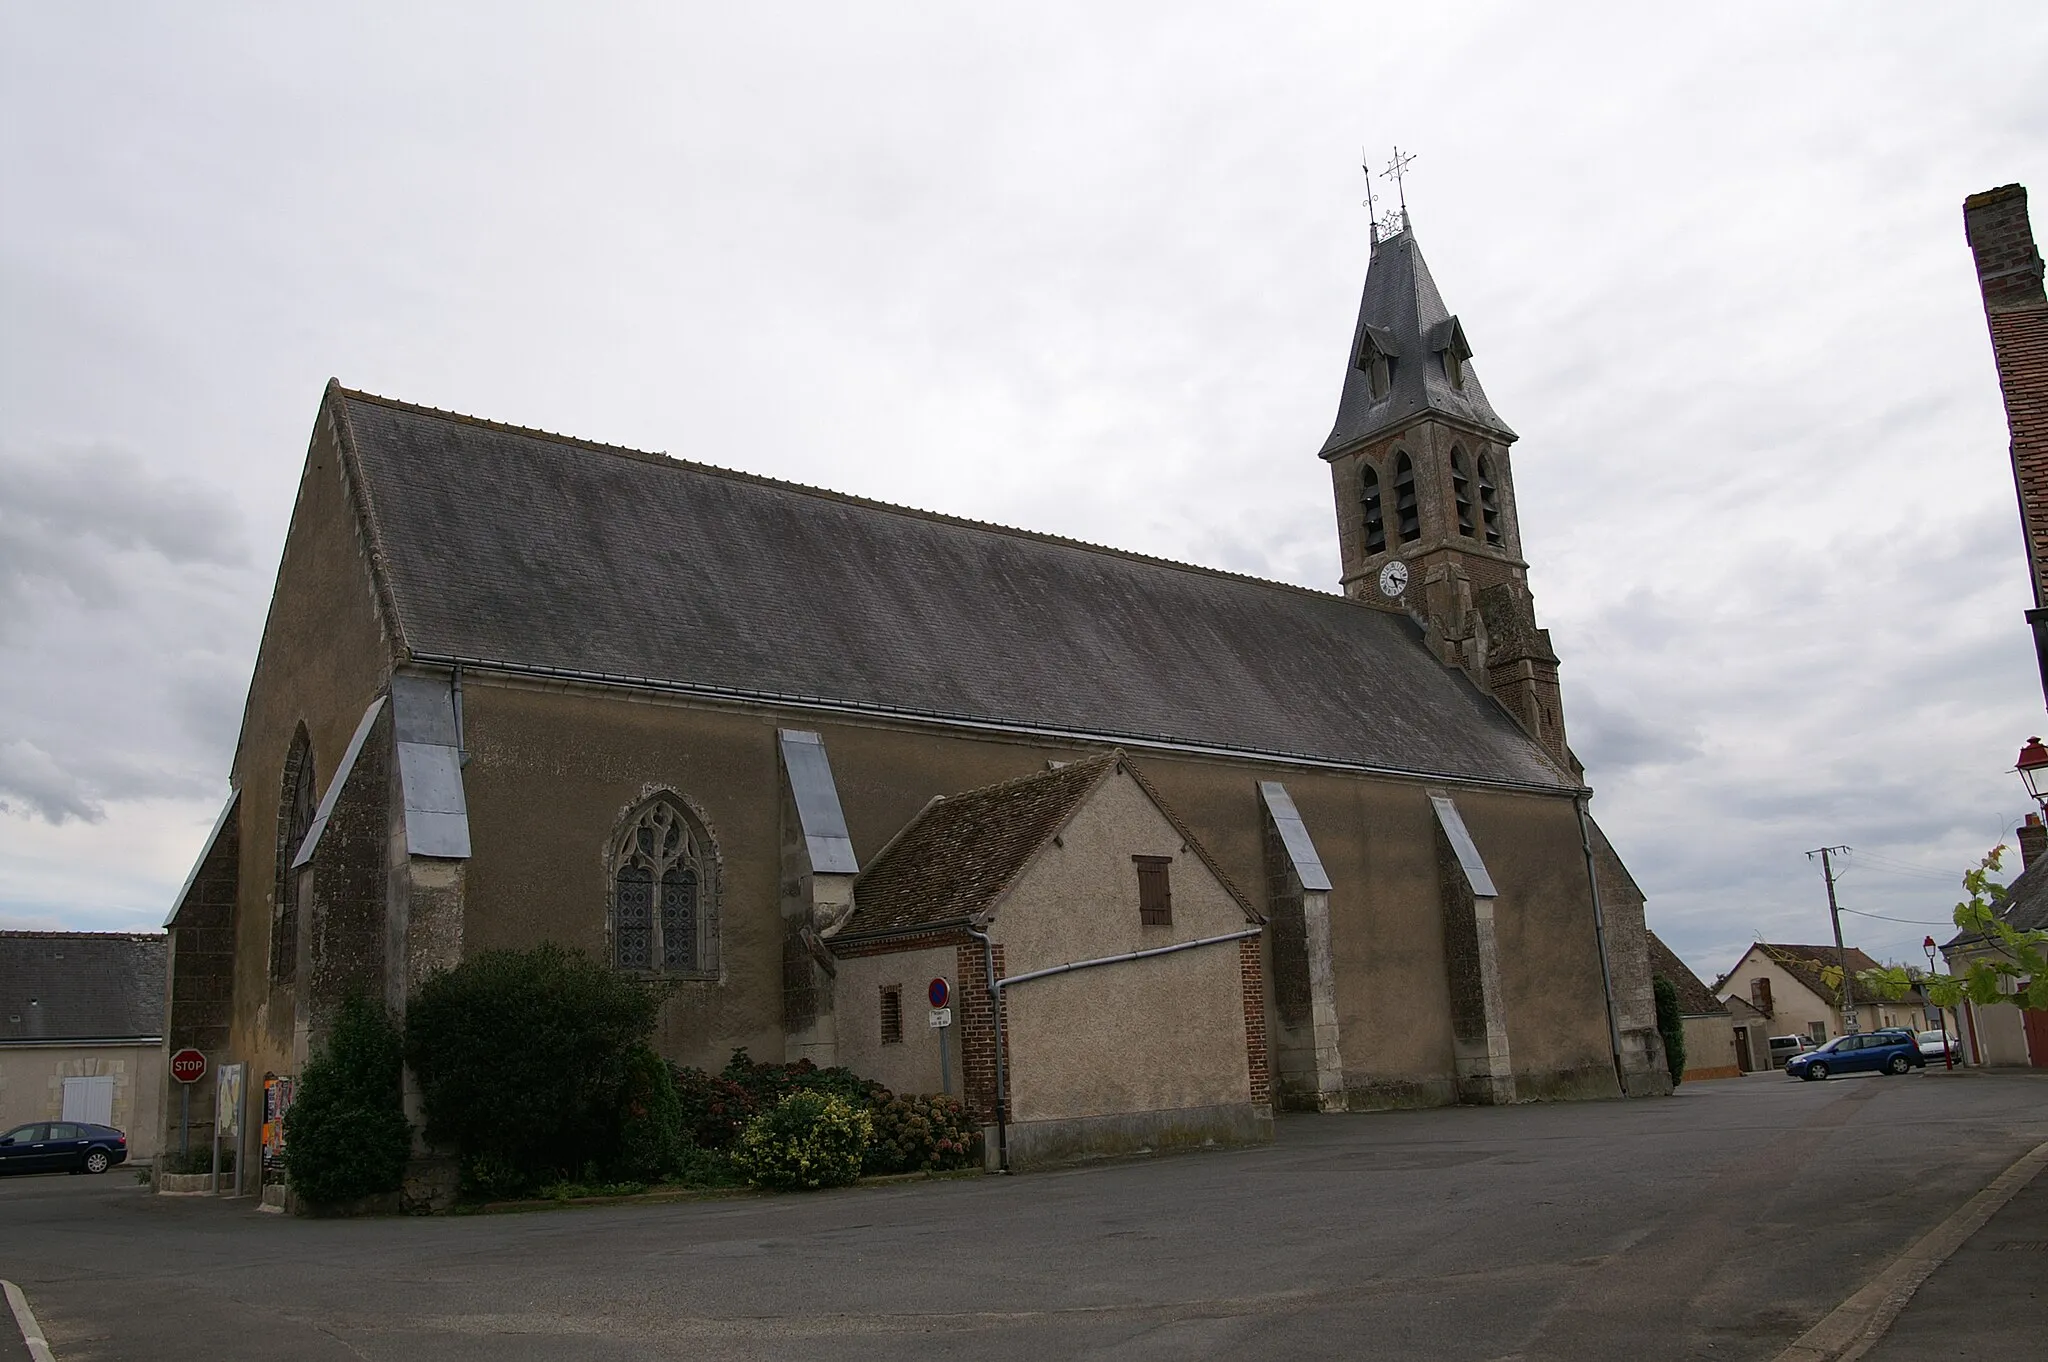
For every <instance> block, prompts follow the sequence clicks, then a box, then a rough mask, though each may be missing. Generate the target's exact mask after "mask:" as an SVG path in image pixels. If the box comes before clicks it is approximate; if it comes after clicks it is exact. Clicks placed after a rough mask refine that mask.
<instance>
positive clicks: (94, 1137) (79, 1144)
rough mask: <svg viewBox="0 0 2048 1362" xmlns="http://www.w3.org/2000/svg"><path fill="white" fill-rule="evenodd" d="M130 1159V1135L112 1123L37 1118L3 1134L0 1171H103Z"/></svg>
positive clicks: (1, 1137)
mask: <svg viewBox="0 0 2048 1362" xmlns="http://www.w3.org/2000/svg"><path fill="white" fill-rule="evenodd" d="M127 1161H128V1137H127V1136H126V1135H123V1134H122V1133H121V1132H120V1131H118V1130H116V1129H114V1128H113V1127H112V1126H95V1125H88V1124H86V1123H85V1122H83V1121H37V1122H35V1123H34V1124H32V1125H25V1126H16V1127H15V1128H14V1129H12V1130H10V1131H8V1132H7V1133H6V1134H5V1135H0V1173H104V1172H106V1171H107V1170H108V1169H109V1168H112V1167H113V1166H114V1165H115V1164H117V1163H126V1162H127Z"/></svg>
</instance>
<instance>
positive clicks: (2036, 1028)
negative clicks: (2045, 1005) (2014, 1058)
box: [2020, 1007, 2048, 1069]
mask: <svg viewBox="0 0 2048 1362" xmlns="http://www.w3.org/2000/svg"><path fill="white" fill-rule="evenodd" d="M2020 1018H2021V1020H2022V1021H2024V1022H2025V1023H2026V1028H2027V1062H2028V1063H2029V1064H2032V1065H2033V1066H2034V1067H2035V1068H2037V1069H2048V1012H2043V1011H2041V1010H2040V1009H2039V1008H2034V1007H2029V1008H2026V1009H2024V1010H2022V1011H2021V1013H2020Z"/></svg>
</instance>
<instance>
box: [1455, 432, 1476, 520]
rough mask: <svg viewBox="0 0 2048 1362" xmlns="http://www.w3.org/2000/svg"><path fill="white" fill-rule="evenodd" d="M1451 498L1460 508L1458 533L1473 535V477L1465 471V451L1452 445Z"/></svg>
mask: <svg viewBox="0 0 2048 1362" xmlns="http://www.w3.org/2000/svg"><path fill="white" fill-rule="evenodd" d="M1451 500H1452V501H1453V502H1455V503H1456V504H1457V508H1458V533H1459V534H1462V535H1464V536H1466V537H1467V538H1471V537H1472V533H1473V531H1472V479H1471V478H1470V477H1468V476H1466V473H1465V451H1464V450H1462V449H1460V448H1458V447H1457V446H1456V445H1452V446H1451Z"/></svg>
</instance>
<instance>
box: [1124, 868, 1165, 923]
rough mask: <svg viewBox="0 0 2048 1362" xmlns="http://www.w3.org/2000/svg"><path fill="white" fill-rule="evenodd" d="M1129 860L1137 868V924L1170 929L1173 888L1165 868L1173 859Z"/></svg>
mask: <svg viewBox="0 0 2048 1362" xmlns="http://www.w3.org/2000/svg"><path fill="white" fill-rule="evenodd" d="M1131 860H1132V862H1133V863H1134V864H1135V865H1136V866H1137V867H1138V922H1139V924H1140V925H1141V926H1145V927H1171V926H1172V925H1173V887H1172V885H1171V884H1170V883H1169V882H1168V881H1167V878H1166V868H1167V867H1168V866H1170V865H1172V864H1173V857H1171V856H1133V857H1131Z"/></svg>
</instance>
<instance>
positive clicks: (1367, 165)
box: [1358, 147, 1380, 246]
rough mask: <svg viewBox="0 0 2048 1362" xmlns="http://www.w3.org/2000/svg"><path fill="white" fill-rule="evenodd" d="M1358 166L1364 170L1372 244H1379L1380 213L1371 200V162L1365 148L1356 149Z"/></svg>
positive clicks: (1367, 215)
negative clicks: (1367, 157)
mask: <svg viewBox="0 0 2048 1362" xmlns="http://www.w3.org/2000/svg"><path fill="white" fill-rule="evenodd" d="M1358 168H1359V169H1360V170H1362V171H1364V172H1365V216H1366V220H1367V221H1368V222H1370V223H1371V224H1372V244H1373V245H1375V246H1377V245H1379V244H1380V215H1379V210H1378V209H1376V208H1375V207H1374V206H1373V202H1372V162H1371V161H1369V160H1367V159H1366V155H1365V148H1364V147H1360V148H1359V149H1358Z"/></svg>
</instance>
